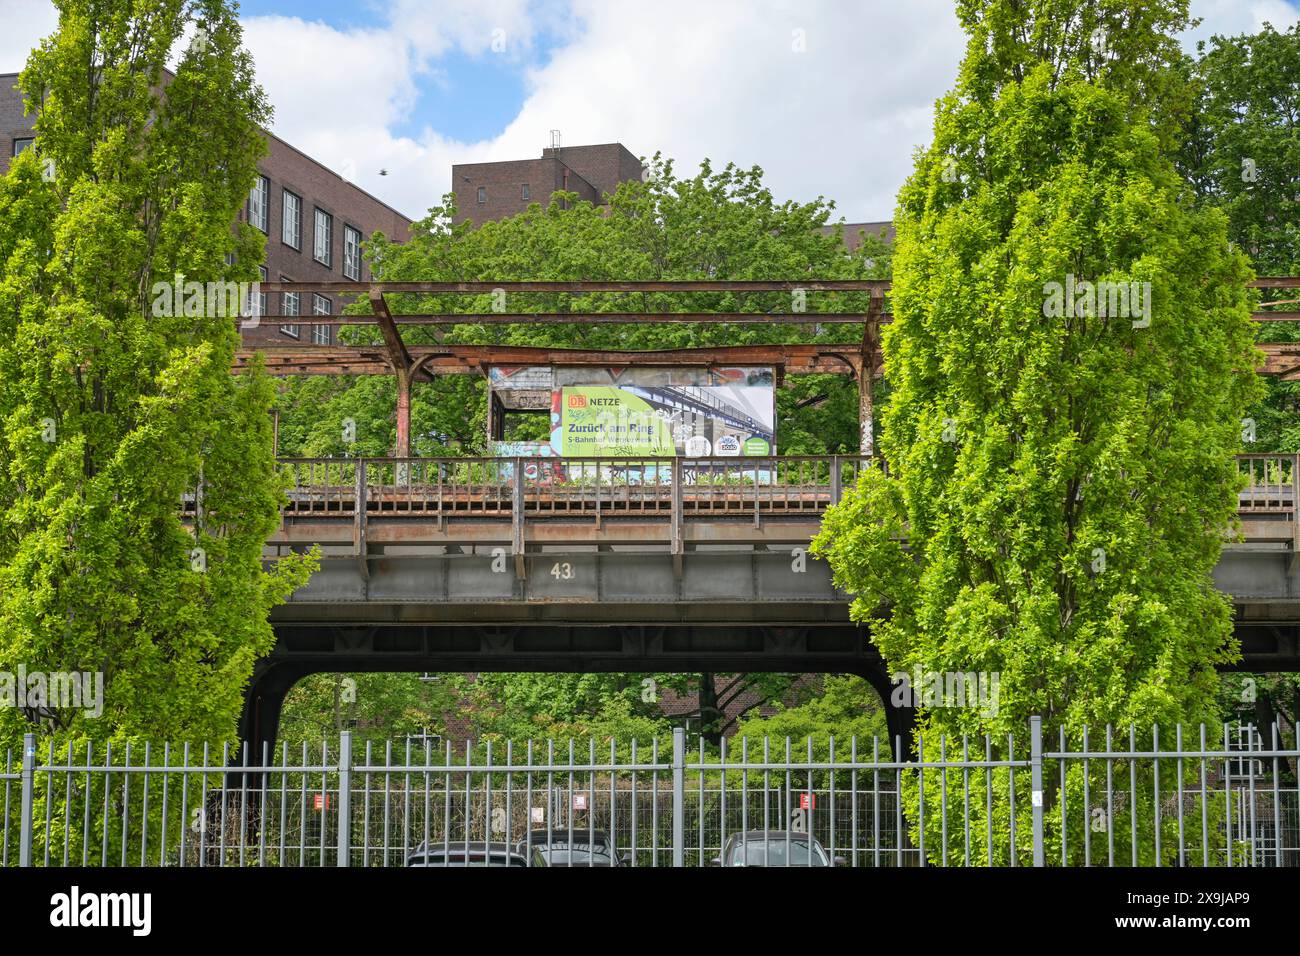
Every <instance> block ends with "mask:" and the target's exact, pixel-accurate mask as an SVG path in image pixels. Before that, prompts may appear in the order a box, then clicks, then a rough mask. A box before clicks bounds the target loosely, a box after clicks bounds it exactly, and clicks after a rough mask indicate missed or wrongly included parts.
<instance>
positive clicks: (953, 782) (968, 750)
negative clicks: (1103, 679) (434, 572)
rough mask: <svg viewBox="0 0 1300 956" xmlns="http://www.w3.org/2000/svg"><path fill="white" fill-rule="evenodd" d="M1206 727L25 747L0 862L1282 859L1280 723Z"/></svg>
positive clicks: (6, 777) (1286, 847)
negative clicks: (793, 846)
mask: <svg viewBox="0 0 1300 956" xmlns="http://www.w3.org/2000/svg"><path fill="white" fill-rule="evenodd" d="M1207 733H1208V732H1207V729H1206V728H1204V727H1201V728H1199V733H1198V734H1197V735H1195V736H1194V737H1193V738H1192V739H1191V740H1189V739H1188V738H1187V735H1184V734H1183V732H1182V730H1181V728H1180V729H1179V730H1177V731H1175V733H1174V736H1173V740H1172V741H1171V740H1169V739H1168V737H1167V735H1166V736H1164V737H1162V736H1161V732H1160V730H1159V729H1158V728H1153V729H1152V731H1151V734H1150V735H1146V734H1144V735H1143V736H1144V738H1145V740H1143V741H1142V742H1139V739H1138V735H1137V732H1136V731H1135V730H1132V729H1130V730H1129V732H1128V733H1127V734H1126V735H1117V734H1116V733H1114V732H1113V731H1112V730H1111V729H1110V728H1107V729H1106V731H1105V732H1104V734H1102V735H1100V738H1099V739H1098V737H1097V736H1088V735H1084V736H1082V738H1081V741H1080V744H1079V745H1076V746H1067V745H1066V743H1065V735H1064V733H1062V735H1061V739H1060V741H1059V742H1058V746H1057V748H1056V749H1055V750H1052V749H1048V748H1047V747H1045V745H1044V744H1045V742H1044V740H1043V737H1042V733H1041V721H1040V720H1039V719H1038V718H1034V719H1033V720H1032V721H1031V725H1030V732H1029V734H1028V740H1027V741H1026V742H1027V747H1025V746H1021V747H1017V742H1016V741H1015V740H1014V739H1011V738H1008V739H1006V740H1004V741H995V740H993V739H989V738H981V739H980V740H979V741H978V743H975V742H972V741H970V740H966V739H962V740H959V741H956V742H953V741H949V740H946V739H942V740H938V741H934V740H930V741H926V740H921V741H919V742H918V752H919V753H920V754H921V755H923V756H922V758H921V759H908V760H902V761H900V760H897V759H895V758H894V755H893V754H894V752H895V751H892V750H891V748H890V747H889V746H888V743H887V742H886V743H884V744H883V745H882V742H881V741H879V740H878V739H872V740H870V741H862V740H858V739H856V738H848V739H846V740H841V739H836V738H833V737H832V738H823V739H822V740H820V741H817V742H814V741H813V740H811V739H809V740H807V741H803V742H800V743H797V744H796V743H793V742H792V741H791V740H789V739H788V738H786V739H784V740H771V739H762V740H732V741H729V742H724V743H723V746H722V747H720V748H713V747H709V746H706V744H705V743H704V742H703V740H701V741H700V742H699V744H698V747H695V746H692V747H688V746H687V739H686V735H685V732H684V731H683V730H681V729H678V730H676V731H674V733H673V735H672V738H671V740H670V741H667V742H666V743H665V744H664V745H663V746H661V745H660V744H659V743H658V742H657V741H656V742H650V743H649V744H648V745H644V746H639V745H637V744H636V743H635V742H625V743H624V742H618V741H606V742H603V743H600V744H598V743H597V742H595V741H586V742H585V743H584V744H578V743H576V742H574V741H566V742H562V743H561V742H556V741H544V742H541V743H536V742H530V743H527V744H524V745H514V744H505V745H495V746H494V745H493V744H492V743H481V744H477V745H466V746H465V747H464V748H463V749H461V750H459V751H456V750H453V748H452V747H451V746H450V745H447V746H444V747H443V748H441V749H439V750H435V749H434V748H433V747H432V745H431V743H430V742H428V741H426V742H425V745H424V746H423V747H422V748H420V747H413V746H412V743H411V742H410V741H409V740H408V741H407V742H406V744H405V746H403V747H398V748H395V747H394V746H393V745H392V744H388V745H386V746H385V747H384V748H383V750H382V752H377V750H376V748H375V747H373V746H372V745H369V744H368V745H366V747H365V748H364V749H363V750H357V751H354V749H353V738H352V736H351V733H350V732H344V733H343V734H342V735H341V736H340V738H339V740H338V741H337V744H334V743H333V742H331V741H323V742H322V743H321V744H319V745H318V746H308V745H303V746H302V747H301V748H290V747H289V746H288V745H287V744H284V745H281V747H280V750H279V753H278V754H272V753H271V752H269V751H267V752H264V753H263V754H261V755H260V759H258V760H254V759H250V755H249V754H248V753H247V748H244V750H243V752H241V753H232V752H231V750H230V749H229V748H224V749H222V750H221V751H220V753H214V752H212V751H211V750H210V749H209V748H206V747H202V748H191V747H189V746H183V747H180V748H174V747H171V746H164V747H161V748H158V747H151V746H145V747H143V748H139V747H136V748H132V747H126V746H124V747H120V748H112V747H108V746H106V747H105V748H104V749H103V750H102V751H99V750H97V749H96V748H95V747H94V746H93V745H89V744H83V745H81V746H77V745H70V746H66V747H64V748H62V749H60V750H56V748H55V747H54V745H53V744H52V743H47V744H45V745H43V746H42V745H39V744H38V743H37V740H36V738H35V737H34V736H31V735H29V736H28V737H27V738H26V739H25V741H24V746H23V752H22V754H21V756H20V757H16V755H14V754H12V753H9V754H7V755H6V757H5V760H4V762H3V764H0V768H2V769H3V773H0V786H2V788H3V791H4V793H3V801H4V806H3V809H4V816H3V818H2V819H3V827H4V828H3V831H0V837H2V839H0V863H3V865H6V866H14V865H17V866H60V865H61V866H67V865H73V866H126V865H141V866H200V867H202V866H227V867H228V866H404V865H406V864H407V862H408V860H409V859H410V858H411V856H412V854H413V853H415V852H416V851H417V849H418V848H420V847H422V846H423V847H424V848H426V849H427V850H429V851H433V850H442V851H443V852H442V857H441V858H442V859H443V860H444V861H445V860H446V859H447V856H448V855H449V854H450V853H451V851H455V850H456V849H457V847H467V846H468V845H469V844H473V843H484V842H489V843H498V844H508V845H510V846H515V845H517V844H522V845H523V851H524V854H525V856H526V857H527V856H528V855H529V854H530V853H531V849H532V844H533V843H534V841H541V842H543V843H545V842H549V841H550V840H552V839H560V840H562V841H565V842H567V843H568V844H569V845H573V844H574V842H575V841H576V842H577V843H581V844H585V845H588V846H591V845H595V844H597V843H598V842H599V841H598V839H597V837H598V834H608V836H609V842H610V843H611V844H612V846H613V852H612V853H610V854H609V855H608V856H607V857H602V858H600V860H599V862H602V863H606V864H607V865H610V866H699V865H710V864H716V863H718V862H720V861H722V858H723V856H724V853H725V850H724V848H726V847H727V846H728V843H729V840H730V841H731V842H732V843H734V842H735V838H738V837H739V836H740V835H742V834H757V835H755V836H750V837H748V839H750V840H763V841H769V840H778V841H779V840H787V841H789V840H794V841H799V842H800V843H801V844H802V845H804V846H808V847H809V849H808V851H807V852H806V854H805V855H804V856H803V857H801V858H800V859H798V860H796V861H795V865H802V864H806V865H817V864H818V863H823V864H828V863H834V864H838V865H845V866H924V865H935V864H942V865H949V864H958V865H962V864H964V865H989V864H994V865H1013V866H1014V865H1025V864H1030V865H1037V866H1043V865H1122V866H1128V865H1144V864H1155V865H1184V866H1297V865H1300V806H1298V800H1297V789H1296V769H1297V765H1298V764H1300V747H1298V746H1297V743H1296V740H1295V735H1294V729H1292V730H1291V731H1289V735H1290V737H1291V740H1290V743H1289V744H1288V743H1287V740H1286V737H1287V734H1283V733H1282V731H1281V730H1280V729H1279V728H1277V727H1273V728H1269V730H1268V732H1267V733H1266V734H1261V733H1260V732H1258V731H1257V730H1255V729H1254V728H1251V727H1236V728H1233V727H1229V726H1228V725H1225V726H1224V727H1223V731H1222V736H1221V737H1220V736H1219V735H1218V734H1217V733H1216V734H1214V735H1212V736H1208V737H1207ZM1211 740H1213V746H1211ZM898 743H899V742H898V741H895V745H896V746H897V744H898ZM1171 743H1172V744H1173V746H1169V745H1170V744H1171ZM543 833H545V834H546V836H545V837H543V836H542V834H543ZM764 834H765V835H764ZM818 851H820V852H818ZM730 861H731V858H730V857H727V859H726V861H725V862H728V863H729V862H730ZM785 863H786V865H790V859H789V855H787V856H786V857H785Z"/></svg>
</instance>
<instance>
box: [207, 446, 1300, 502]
mask: <svg viewBox="0 0 1300 956" xmlns="http://www.w3.org/2000/svg"><path fill="white" fill-rule="evenodd" d="M870 463H871V459H870V458H868V457H866V456H862V455H789V456H768V457H722V458H717V457H715V458H680V457H678V458H663V457H619V458H588V457H582V458H578V457H575V458H559V457H513V458H284V459H281V460H280V466H281V468H282V469H283V471H284V472H285V473H286V475H287V476H288V478H289V482H290V487H289V498H288V502H287V503H286V504H285V506H284V509H283V510H284V514H285V515H289V516H312V515H325V516H327V515H337V516H351V515H355V514H356V513H357V512H358V510H360V511H362V512H364V513H366V514H368V515H374V516H392V517H401V516H405V515H411V516H420V517H437V516H440V515H445V516H452V515H479V516H492V515H499V516H502V517H505V516H508V515H510V514H511V513H512V512H513V511H514V510H515V509H516V508H521V509H522V510H523V511H524V512H525V513H526V514H527V515H528V516H530V517H547V516H559V515H575V514H578V515H589V516H592V517H596V518H599V517H601V516H606V517H608V516H615V515H667V514H669V513H670V512H672V511H673V509H674V508H675V507H680V509H681V510H682V511H683V512H684V513H685V514H687V515H688V516H706V515H738V514H746V515H748V514H753V513H754V512H755V511H760V512H764V513H769V514H820V513H821V512H823V511H825V509H826V508H827V507H828V506H829V505H831V504H835V503H837V502H838V501H839V500H840V499H841V498H842V497H843V493H844V490H845V489H846V488H849V487H852V486H853V484H854V483H855V482H856V481H857V478H858V475H859V474H860V473H861V472H862V470H863V469H864V468H866V467H869V466H870ZM1237 471H1238V473H1239V475H1240V476H1241V480H1242V488H1241V491H1240V494H1239V502H1240V504H1239V511H1240V512H1241V513H1242V514H1286V515H1292V514H1294V512H1295V503H1296V500H1297V494H1298V491H1300V455H1296V454H1249V455H1238V456H1237ZM521 474H522V475H523V476H524V477H523V480H522V481H519V480H518V479H517V476H518V475H521ZM675 495H678V496H679V500H675ZM192 508H193V502H192V499H191V500H189V501H187V509H189V510H192Z"/></svg>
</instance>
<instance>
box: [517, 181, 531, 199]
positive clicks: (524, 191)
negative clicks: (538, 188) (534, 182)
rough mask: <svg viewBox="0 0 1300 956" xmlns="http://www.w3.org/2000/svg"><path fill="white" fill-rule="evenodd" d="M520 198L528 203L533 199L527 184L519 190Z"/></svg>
mask: <svg viewBox="0 0 1300 956" xmlns="http://www.w3.org/2000/svg"><path fill="white" fill-rule="evenodd" d="M519 198H520V199H522V200H523V201H524V202H528V200H530V199H532V198H533V194H532V193H531V192H530V191H529V189H528V184H527V183H524V184H523V186H521V187H520V188H519Z"/></svg>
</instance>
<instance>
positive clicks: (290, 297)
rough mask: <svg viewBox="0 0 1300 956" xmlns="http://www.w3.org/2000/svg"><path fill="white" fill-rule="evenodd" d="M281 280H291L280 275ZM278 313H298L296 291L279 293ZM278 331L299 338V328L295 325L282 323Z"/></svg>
mask: <svg viewBox="0 0 1300 956" xmlns="http://www.w3.org/2000/svg"><path fill="white" fill-rule="evenodd" d="M280 281H281V282H292V281H293V280H292V279H290V278H289V277H288V276H283V275H282V276H280ZM280 314H281V315H298V293H297V292H281V293H280ZM280 332H281V333H282V334H283V335H287V336H289V337H290V338H294V339H296V338H299V330H298V326H296V325H282V326H280Z"/></svg>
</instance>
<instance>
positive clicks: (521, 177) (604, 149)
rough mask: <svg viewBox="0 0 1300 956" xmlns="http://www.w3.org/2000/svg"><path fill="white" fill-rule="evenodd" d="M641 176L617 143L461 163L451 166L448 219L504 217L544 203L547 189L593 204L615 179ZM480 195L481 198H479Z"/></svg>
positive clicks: (614, 184)
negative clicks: (451, 213) (452, 210)
mask: <svg viewBox="0 0 1300 956" xmlns="http://www.w3.org/2000/svg"><path fill="white" fill-rule="evenodd" d="M640 178H641V161H640V160H639V159H637V158H636V157H635V156H633V155H632V154H631V153H630V152H628V150H627V149H626V148H625V147H624V146H623V145H622V144H621V143H606V144H604V145H600V146H566V147H555V148H548V149H544V150H542V156H541V158H540V159H518V160H505V161H502V162H495V163H462V164H459V165H455V166H452V167H451V189H452V192H453V193H454V194H455V197H456V216H455V219H454V220H453V221H454V222H464V221H465V220H469V221H471V222H475V223H484V222H489V221H491V220H494V219H505V218H508V217H510V216H514V215H517V214H519V213H521V212H523V211H524V210H525V209H527V208H528V206H529V204H530V203H541V204H542V205H543V206H545V205H546V204H547V203H548V202H549V201H550V198H551V193H553V192H557V191H560V190H564V191H566V192H574V193H577V194H578V196H579V197H580V198H581V199H584V200H586V201H588V202H590V203H593V204H596V205H599V204H600V203H602V202H604V199H605V196H607V195H611V194H612V193H614V192H615V191H616V190H617V189H618V185H619V183H622V182H626V181H627V180H631V179H640ZM480 197H481V198H482V200H483V201H482V202H480V201H479V199H480Z"/></svg>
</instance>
